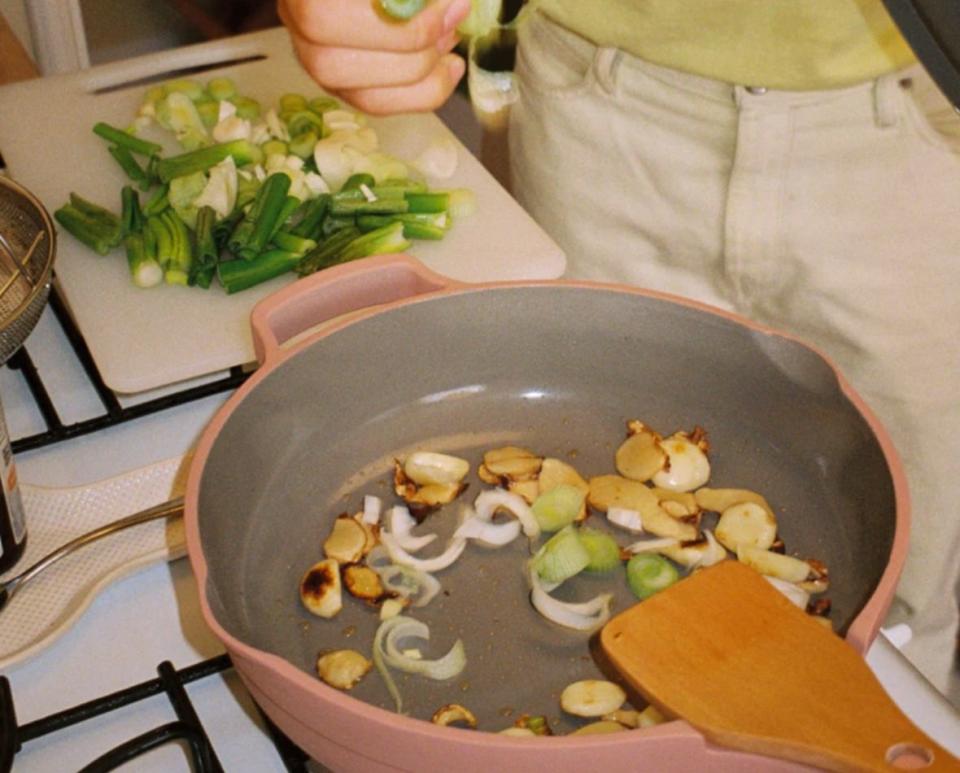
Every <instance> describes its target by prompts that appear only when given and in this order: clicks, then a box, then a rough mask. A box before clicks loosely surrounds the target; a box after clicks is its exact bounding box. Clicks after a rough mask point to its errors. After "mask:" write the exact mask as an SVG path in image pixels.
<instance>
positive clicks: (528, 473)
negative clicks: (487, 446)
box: [481, 446, 543, 482]
mask: <svg viewBox="0 0 960 773" xmlns="http://www.w3.org/2000/svg"><path fill="white" fill-rule="evenodd" d="M542 464H543V458H542V457H540V456H537V455H536V454H535V453H533V451H531V450H530V449H528V448H521V447H519V446H504V447H503V448H494V449H492V450H490V451H487V452H486V453H485V454H484V455H483V464H482V465H481V467H482V470H483V472H482V474H481V478H482V479H483V480H485V481H486V482H491V481H489V480H487V478H485V477H484V475H487V476H490V477H492V478H493V481H494V482H501V481H503V480H504V479H506V480H529V479H531V478H536V477H537V475H538V474H539V472H540V466H541V465H542Z"/></svg>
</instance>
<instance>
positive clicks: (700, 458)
mask: <svg viewBox="0 0 960 773" xmlns="http://www.w3.org/2000/svg"><path fill="white" fill-rule="evenodd" d="M660 445H661V447H662V448H663V450H664V451H665V452H666V454H667V463H666V464H665V465H664V466H663V468H662V469H661V470H659V471H658V472H657V473H656V474H655V475H653V476H652V480H653V483H654V485H656V486H658V487H660V488H665V489H669V490H670V491H693V490H694V489H698V488H700V487H701V486H703V485H704V484H705V483H706V482H707V481H708V480H710V460H709V459H708V458H707V453H706V451H705V449H706V448H707V447H708V446H707V444H706V440H701V441H700V442H697V441H695V440H694V439H693V437H692V436H690V435H687V434H686V433H685V432H678V433H676V434H675V435H672V436H670V437H668V438H667V439H666V440H664V441H662V443H661V444H660Z"/></svg>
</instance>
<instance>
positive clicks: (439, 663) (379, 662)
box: [373, 615, 467, 713]
mask: <svg viewBox="0 0 960 773" xmlns="http://www.w3.org/2000/svg"><path fill="white" fill-rule="evenodd" d="M411 638H416V639H423V640H424V641H429V640H430V628H429V627H428V626H427V625H426V623H422V622H421V621H419V620H414V619H413V618H412V617H406V616H405V615H396V616H395V617H391V618H389V619H387V620H384V621H383V622H382V623H381V624H380V627H379V628H377V633H376V635H375V636H374V637H373V662H374V665H375V666H376V667H377V671H378V672H379V673H380V676H382V677H383V681H384V682H385V683H386V685H387V690H388V691H389V693H390V695H391V696H392V697H393V700H394V703H395V704H396V706H397V713H400V712H402V711H403V698H402V696H401V695H400V690H399V689H398V688H397V685H396V682H395V681H394V680H393V677H392V676H391V675H390V670H389V669H390V668H395V669H397V670H398V671H403V672H405V673H408V674H420V675H421V676H425V677H427V678H428V679H436V680H443V679H450V678H452V677H454V676H456V675H457V674H459V673H461V672H462V671H463V669H464V668H465V667H466V665H467V656H466V652H465V650H464V648H463V640H462V639H457V640H456V641H455V642H454V644H453V646H452V647H451V648H450V650H449V651H448V652H447V654H446V655H444V656H443V657H441V658H437V659H436V660H428V659H425V658H412V657H410V656H408V655H406V654H404V652H403V651H402V650H401V649H400V640H401V639H411Z"/></svg>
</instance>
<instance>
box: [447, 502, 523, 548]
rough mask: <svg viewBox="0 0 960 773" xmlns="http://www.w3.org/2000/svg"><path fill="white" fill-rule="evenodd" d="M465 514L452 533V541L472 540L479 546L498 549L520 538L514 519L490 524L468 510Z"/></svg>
mask: <svg viewBox="0 0 960 773" xmlns="http://www.w3.org/2000/svg"><path fill="white" fill-rule="evenodd" d="M465 513H466V517H465V518H464V519H463V521H462V522H461V524H460V525H459V526H458V527H457V530H456V531H455V532H454V533H453V537H454V539H458V538H460V539H472V540H474V541H476V542H479V543H480V544H481V545H486V546H487V547H495V548H499V547H503V546H504V545H507V544H509V543H511V542H513V541H514V540H515V539H516V538H517V537H519V536H520V521H518V520H516V519H511V520H509V521H503V522H501V523H491V522H490V521H488V520H486V519H484V518H481V517H480V516H479V515H477V514H476V512H475V511H473V510H472V509H470V508H466V510H465Z"/></svg>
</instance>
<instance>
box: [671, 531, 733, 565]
mask: <svg viewBox="0 0 960 773" xmlns="http://www.w3.org/2000/svg"><path fill="white" fill-rule="evenodd" d="M658 552H659V553H660V554H661V555H664V556H666V557H667V558H669V559H670V560H671V561H675V562H676V563H678V564H680V565H681V566H683V567H686V568H687V569H696V568H698V567H706V566H713V565H714V564H717V563H720V562H721V561H724V560H725V559H726V558H727V551H726V550H724V549H723V546H722V545H720V543H719V542H717V540H716V538H715V537H714V536H713V533H712V532H711V531H710V530H707V531H705V532H704V533H703V539H698V540H697V541H696V542H684V543H682V544H680V543H678V544H676V545H671V546H669V547H666V548H664V549H663V550H660V551H658Z"/></svg>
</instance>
